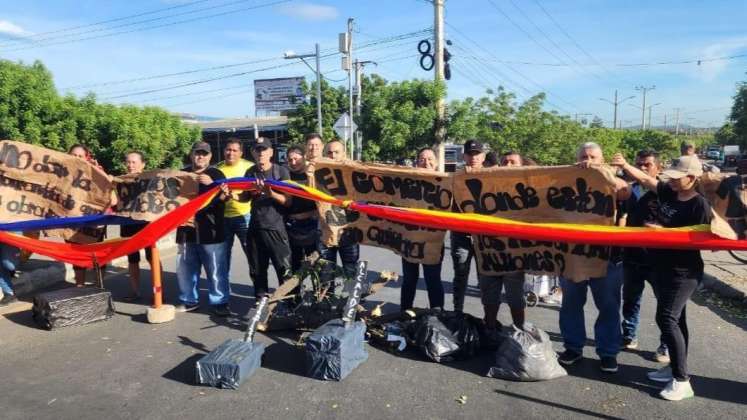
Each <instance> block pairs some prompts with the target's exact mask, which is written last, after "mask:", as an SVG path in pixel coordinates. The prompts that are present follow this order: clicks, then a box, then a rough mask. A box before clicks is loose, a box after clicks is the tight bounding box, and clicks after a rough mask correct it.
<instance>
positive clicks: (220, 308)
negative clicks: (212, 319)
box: [213, 303, 231, 317]
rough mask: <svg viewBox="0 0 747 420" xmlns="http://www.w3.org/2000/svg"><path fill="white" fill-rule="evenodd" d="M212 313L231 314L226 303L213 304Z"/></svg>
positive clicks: (221, 315) (224, 315)
mask: <svg viewBox="0 0 747 420" xmlns="http://www.w3.org/2000/svg"><path fill="white" fill-rule="evenodd" d="M213 314H214V315H215V316H220V317H227V316H230V315H231V310H230V309H228V304H225V303H224V304H223V305H215V306H213Z"/></svg>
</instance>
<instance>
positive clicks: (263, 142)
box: [252, 137, 272, 149]
mask: <svg viewBox="0 0 747 420" xmlns="http://www.w3.org/2000/svg"><path fill="white" fill-rule="evenodd" d="M271 147H272V142H270V140H268V139H266V138H264V137H260V138H258V139H257V140H254V146H252V149H269V148H271Z"/></svg>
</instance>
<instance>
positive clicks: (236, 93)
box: [139, 54, 412, 107]
mask: <svg viewBox="0 0 747 420" xmlns="http://www.w3.org/2000/svg"><path fill="white" fill-rule="evenodd" d="M411 57H412V54H408V56H406V57H395V58H390V59H388V60H380V61H378V62H379V63H386V62H390V61H397V60H402V59H405V58H411ZM294 64H298V63H294ZM345 80H347V79H345ZM242 88H244V89H242ZM235 89H241V90H240V91H237V92H235V93H230V94H227V95H217V96H210V97H207V98H200V99H198V100H194V101H189V102H181V103H178V104H169V105H167V106H169V107H173V106H180V105H189V104H192V103H199V102H205V101H208V100H212V99H221V98H224V97H230V96H235V95H239V94H244V93H248V92H251V91H252V90H253V89H254V88H253V87H252V88H246V84H241V85H234V86H229V87H225V88H219V89H209V90H203V91H198V92H189V93H184V94H180V95H172V96H163V97H157V98H148V99H143V100H141V101H139V102H140V103H143V102H156V101H162V100H167V99H174V98H180V97H186V96H192V95H202V94H205V93H216V92H225V91H227V90H235Z"/></svg>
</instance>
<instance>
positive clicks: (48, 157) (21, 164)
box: [0, 140, 112, 243]
mask: <svg viewBox="0 0 747 420" xmlns="http://www.w3.org/2000/svg"><path fill="white" fill-rule="evenodd" d="M111 189H112V186H111V182H110V181H109V177H108V175H107V174H106V173H104V172H103V171H102V170H101V169H99V168H97V167H95V166H93V165H91V164H90V163H88V162H86V161H84V160H82V159H78V158H76V157H74V156H71V155H68V154H66V153H62V152H58V151H54V150H49V149H46V148H44V147H39V146H34V145H32V144H28V143H23V142H19V141H12V140H3V141H0V220H3V221H7V222H15V221H22V220H32V219H44V218H50V217H70V216H90V215H96V214H101V213H103V212H104V210H106V208H107V207H109V202H110V200H111ZM46 234H47V235H50V236H62V237H64V238H65V239H68V240H71V241H73V242H78V243H88V242H92V241H94V240H96V239H98V238H97V236H98V234H97V232H96V231H95V228H81V229H78V230H71V229H57V230H54V231H47V232H46Z"/></svg>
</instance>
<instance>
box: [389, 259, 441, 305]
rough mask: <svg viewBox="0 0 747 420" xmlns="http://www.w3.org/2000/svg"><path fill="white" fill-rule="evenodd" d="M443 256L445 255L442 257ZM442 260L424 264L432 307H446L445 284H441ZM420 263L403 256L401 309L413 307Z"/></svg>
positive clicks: (429, 300)
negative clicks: (436, 262)
mask: <svg viewBox="0 0 747 420" xmlns="http://www.w3.org/2000/svg"><path fill="white" fill-rule="evenodd" d="M442 258H443V257H442ZM441 262H442V261H439V263H438V264H423V278H424V279H425V285H426V288H427V289H428V302H429V303H430V305H431V308H443V307H444V286H443V284H441ZM419 273H420V264H417V263H412V262H409V261H407V260H405V259H404V258H402V290H401V291H400V293H401V294H400V303H399V307H400V310H403V311H404V310H407V309H410V308H412V304H413V302H414V301H415V292H416V290H417V288H418V277H419Z"/></svg>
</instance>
